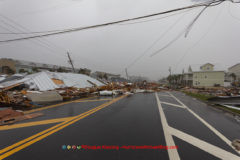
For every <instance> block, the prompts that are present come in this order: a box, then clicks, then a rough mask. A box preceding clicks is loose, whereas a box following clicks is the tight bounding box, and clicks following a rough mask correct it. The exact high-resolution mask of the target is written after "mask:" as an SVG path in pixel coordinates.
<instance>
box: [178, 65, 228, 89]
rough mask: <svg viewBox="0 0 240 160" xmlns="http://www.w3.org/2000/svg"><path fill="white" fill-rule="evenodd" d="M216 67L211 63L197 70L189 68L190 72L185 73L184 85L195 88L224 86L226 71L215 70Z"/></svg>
mask: <svg viewBox="0 0 240 160" xmlns="http://www.w3.org/2000/svg"><path fill="white" fill-rule="evenodd" d="M214 67H215V66H214V65H213V64H211V63H206V64H204V65H201V66H200V67H199V69H195V70H192V67H191V66H189V68H188V72H187V73H183V81H182V84H183V85H184V86H194V87H214V86H224V75H225V73H224V70H219V69H218V70H215V69H214Z"/></svg>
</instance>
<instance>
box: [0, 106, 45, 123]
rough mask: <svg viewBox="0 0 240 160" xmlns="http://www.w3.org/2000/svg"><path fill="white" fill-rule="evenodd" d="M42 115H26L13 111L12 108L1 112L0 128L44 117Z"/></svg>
mask: <svg viewBox="0 0 240 160" xmlns="http://www.w3.org/2000/svg"><path fill="white" fill-rule="evenodd" d="M42 115H43V114H42V113H32V114H27V115H24V113H23V112H22V111H19V110H12V109H11V108H9V109H5V110H2V111H0V126H2V125H8V124H12V123H15V122H18V121H22V120H26V119H31V118H35V117H39V116H42Z"/></svg>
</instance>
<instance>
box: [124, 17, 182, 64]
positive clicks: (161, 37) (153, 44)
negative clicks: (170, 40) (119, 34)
mask: <svg viewBox="0 0 240 160" xmlns="http://www.w3.org/2000/svg"><path fill="white" fill-rule="evenodd" d="M184 16H185V14H184V15H182V16H181V17H179V19H178V20H177V21H175V22H174V23H173V24H172V25H171V26H170V27H168V29H167V30H166V31H165V32H164V33H163V34H161V35H160V36H159V37H158V38H157V39H156V40H155V41H154V42H153V43H152V44H151V45H150V46H149V47H148V48H147V49H146V50H145V51H144V52H143V53H142V54H141V55H140V56H138V57H137V58H136V59H135V60H134V61H133V62H132V63H130V64H129V65H128V66H127V67H126V68H130V67H131V66H133V65H134V64H135V63H136V62H137V61H139V60H140V59H141V58H142V57H143V56H144V55H146V54H147V53H148V51H149V50H150V49H152V48H153V47H154V46H155V45H156V44H157V42H159V41H160V40H161V39H163V37H164V36H165V35H166V34H167V33H168V32H169V31H170V30H171V29H172V28H173V27H174V26H175V25H176V24H177V23H178V22H179V21H180V20H181V19H182V18H183V17H184Z"/></svg>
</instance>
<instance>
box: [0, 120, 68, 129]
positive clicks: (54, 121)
mask: <svg viewBox="0 0 240 160" xmlns="http://www.w3.org/2000/svg"><path fill="white" fill-rule="evenodd" d="M70 118H73V117H64V118H56V119H47V120H42V121H34V122H27V123H19V124H14V125H6V126H0V131H3V130H9V129H16V128H23V127H31V126H37V125H44V124H51V123H58V122H63V121H66V120H69V119H70Z"/></svg>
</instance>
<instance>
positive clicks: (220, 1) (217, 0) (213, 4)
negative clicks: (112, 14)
mask: <svg viewBox="0 0 240 160" xmlns="http://www.w3.org/2000/svg"><path fill="white" fill-rule="evenodd" d="M224 1H231V2H232V3H240V2H235V1H233V0H213V1H210V2H205V3H199V4H194V5H190V6H186V7H181V8H176V9H172V10H168V11H164V12H159V13H154V14H149V15H144V16H139V17H135V18H130V19H123V20H118V21H112V22H108V23H102V24H97V25H91V26H86V27H78V28H70V29H65V30H62V31H58V32H53V33H45V34H41V35H33V36H27V37H23V38H16V39H8V40H1V41H0V43H7V42H14V41H21V40H27V39H33V38H39V37H47V36H53V35H59V34H65V33H71V32H77V31H82V30H88V29H94V28H100V27H105V26H110V25H115V24H120V23H124V22H129V21H135V20H140V19H145V18H149V17H154V16H158V15H163V14H168V13H172V12H177V11H181V10H186V9H191V8H197V7H206V6H215V5H218V4H220V3H222V2H224ZM48 32H51V31H48Z"/></svg>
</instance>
